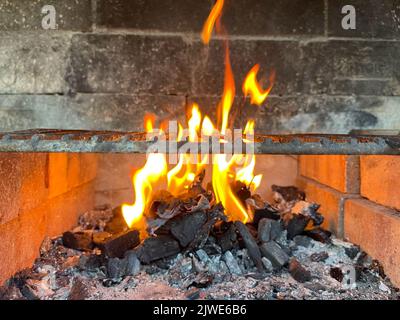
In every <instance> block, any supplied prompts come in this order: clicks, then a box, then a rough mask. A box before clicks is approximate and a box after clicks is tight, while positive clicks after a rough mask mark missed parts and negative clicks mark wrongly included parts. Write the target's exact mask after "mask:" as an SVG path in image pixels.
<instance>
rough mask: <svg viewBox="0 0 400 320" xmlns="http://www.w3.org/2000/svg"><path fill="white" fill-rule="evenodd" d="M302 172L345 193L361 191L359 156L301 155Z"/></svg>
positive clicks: (303, 174)
mask: <svg viewBox="0 0 400 320" xmlns="http://www.w3.org/2000/svg"><path fill="white" fill-rule="evenodd" d="M299 164H300V174H301V175H302V176H305V177H308V178H311V179H313V180H315V181H317V182H320V183H322V184H324V185H327V186H329V187H332V188H334V189H336V190H338V191H341V192H345V193H353V194H356V193H359V188H360V179H359V157H357V156H345V155H318V156H314V155H313V156H311V155H306V156H300V160H299Z"/></svg>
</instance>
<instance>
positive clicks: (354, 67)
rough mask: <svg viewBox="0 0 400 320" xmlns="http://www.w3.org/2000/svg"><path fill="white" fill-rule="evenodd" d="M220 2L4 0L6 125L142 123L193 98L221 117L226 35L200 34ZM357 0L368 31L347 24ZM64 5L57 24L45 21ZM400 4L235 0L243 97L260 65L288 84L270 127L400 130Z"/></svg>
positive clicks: (0, 63)
mask: <svg viewBox="0 0 400 320" xmlns="http://www.w3.org/2000/svg"><path fill="white" fill-rule="evenodd" d="M212 4H213V0H201V1H199V0H163V1H158V0H148V1H142V0H46V1H44V0H20V1H10V0H2V1H0V40H1V41H0V130H3V131H4V130H17V129H27V128H32V127H53V128H68V129H109V130H132V131H134V130H142V118H143V115H144V113H145V112H147V111H153V112H155V113H156V114H157V116H158V117H159V119H160V120H162V119H165V118H177V119H181V118H182V116H183V112H182V110H183V108H184V107H185V105H186V104H187V103H188V102H189V101H193V100H196V101H199V102H200V105H201V107H202V109H203V110H204V111H206V112H207V113H209V114H210V115H214V110H215V104H216V101H218V98H219V95H220V94H221V91H222V84H223V42H222V39H221V38H214V39H213V41H212V42H211V44H210V46H209V47H205V46H203V44H202V43H201V42H200V36H199V33H200V31H201V28H202V25H203V23H204V21H205V19H206V17H207V15H208V13H209V11H210V8H211V6H212ZM348 4H352V5H354V7H355V8H356V10H357V11H356V12H357V28H356V30H343V29H342V27H341V20H342V17H343V14H342V13H341V9H342V7H343V6H344V5H348ZM44 5H53V6H54V8H55V10H56V18H57V20H56V22H57V30H43V29H42V27H41V26H42V19H43V17H44V14H42V13H41V9H42V7H43V6H44ZM399 16H400V5H399V4H398V1H393V0H383V1H379V2H377V1H372V0H363V1H361V0H351V1H342V0H314V1H306V0H284V1H272V0H251V1H248V0H246V1H245V0H235V1H227V2H226V7H225V13H224V16H223V22H224V24H225V26H226V29H227V31H228V32H229V34H230V39H231V43H230V48H231V58H232V59H231V60H232V64H233V69H234V72H235V76H236V84H237V88H238V90H237V94H238V96H239V99H238V100H237V101H238V103H237V106H236V107H238V105H241V101H242V99H241V98H240V95H241V92H240V91H241V90H240V88H241V83H242V80H243V78H244V76H245V74H246V73H247V72H248V71H249V69H250V68H251V67H252V66H253V65H254V64H256V63H259V64H260V65H261V72H260V78H261V81H262V83H265V81H266V80H267V79H268V74H269V72H270V71H271V70H272V69H275V70H276V74H277V77H276V83H275V87H274V89H273V91H272V93H271V97H270V99H269V100H268V102H267V103H266V105H265V106H263V107H262V108H256V109H255V108H252V107H251V106H249V105H248V104H247V105H244V106H242V105H241V107H240V108H241V112H242V114H243V116H242V117H239V118H240V119H239V121H238V122H239V123H238V125H240V124H241V123H240V121H241V120H244V119H245V118H247V117H255V118H256V119H257V126H256V128H257V130H258V131H259V132H271V133H276V132H325V133H328V132H330V133H347V132H348V131H349V130H351V129H357V128H359V129H367V128H379V129H398V126H399V122H400V116H399V112H397V111H398V106H399V104H400V103H399V102H400V98H399V93H400V85H399V83H400V66H399V62H398V56H399V54H400V27H399V24H400V23H399Z"/></svg>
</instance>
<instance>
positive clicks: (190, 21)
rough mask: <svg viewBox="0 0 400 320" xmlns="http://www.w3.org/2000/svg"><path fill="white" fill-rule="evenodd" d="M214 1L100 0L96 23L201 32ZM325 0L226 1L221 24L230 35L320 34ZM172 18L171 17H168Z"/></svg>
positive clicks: (100, 24)
mask: <svg viewBox="0 0 400 320" xmlns="http://www.w3.org/2000/svg"><path fill="white" fill-rule="evenodd" d="M213 3H214V2H213V1H196V0H164V1H161V2H160V1H157V0H150V1H149V0H147V1H141V0H133V1H132V0H111V1H110V0H102V1H100V2H99V4H98V6H97V12H98V13H97V17H98V22H97V25H98V26H100V27H107V28H123V29H125V28H133V29H140V30H143V29H145V30H149V29H150V30H157V31H167V32H195V33H200V31H201V30H202V27H203V24H204V22H205V20H206V18H207V16H208V14H209V12H210V10H211V6H212V4H213ZM323 11H324V2H323V1H322V0H317V1H313V2H312V3H310V4H308V5H307V6H305V5H304V3H303V2H302V1H300V0H295V1H293V0H285V1H279V2H277V1H271V0H264V1H255V0H252V1H248V0H246V1H245V0H236V1H234V2H226V3H225V7H224V14H223V23H224V25H225V26H226V29H227V30H228V32H229V34H232V35H292V34H296V35H298V34H307V35H309V34H313V35H315V34H320V35H321V34H323V32H324V15H323ZM171 17H174V18H173V19H171Z"/></svg>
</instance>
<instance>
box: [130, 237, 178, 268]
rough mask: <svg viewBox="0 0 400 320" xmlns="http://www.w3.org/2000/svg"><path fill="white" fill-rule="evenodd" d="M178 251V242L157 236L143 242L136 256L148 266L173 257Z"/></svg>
mask: <svg viewBox="0 0 400 320" xmlns="http://www.w3.org/2000/svg"><path fill="white" fill-rule="evenodd" d="M180 251H181V249H180V247H179V243H178V241H176V240H175V239H173V238H171V237H170V236H158V237H155V238H147V239H146V240H144V241H143V243H142V245H141V247H140V248H138V251H137V254H138V258H139V260H140V262H142V263H145V264H149V263H150V262H152V261H156V260H159V259H162V258H166V257H170V256H173V255H175V254H177V253H179V252H180Z"/></svg>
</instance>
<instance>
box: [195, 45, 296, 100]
mask: <svg viewBox="0 0 400 320" xmlns="http://www.w3.org/2000/svg"><path fill="white" fill-rule="evenodd" d="M229 48H230V54H231V63H232V69H233V73H234V76H235V80H236V90H237V92H236V93H237V95H241V94H242V90H241V88H242V83H243V81H244V79H245V77H246V75H247V73H248V72H249V71H250V69H251V68H252V67H253V66H254V65H255V64H257V63H258V64H260V66H261V68H260V71H259V79H260V82H261V84H262V85H263V86H264V87H266V86H267V84H268V80H269V75H270V73H271V71H272V70H275V71H276V75H277V77H276V81H275V84H274V88H273V90H272V91H271V94H273V95H290V94H294V93H298V92H301V90H302V86H303V84H302V79H301V78H302V74H303V64H302V63H301V62H300V61H299V57H301V56H302V54H301V50H300V48H299V45H298V42H295V41H242V40H233V41H230V43H229ZM224 54H225V49H224V44H223V41H213V42H211V43H210V45H209V46H204V45H203V44H202V43H201V42H195V43H194V44H193V46H192V53H191V56H192V57H194V58H192V59H191V63H192V68H193V87H192V95H193V96H196V95H219V94H221V93H222V91H223V85H224Z"/></svg>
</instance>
